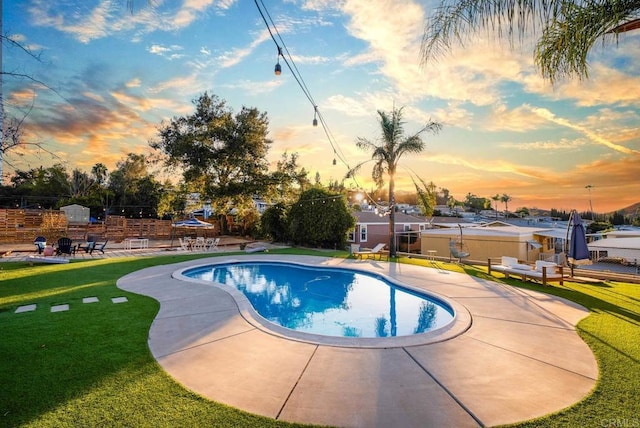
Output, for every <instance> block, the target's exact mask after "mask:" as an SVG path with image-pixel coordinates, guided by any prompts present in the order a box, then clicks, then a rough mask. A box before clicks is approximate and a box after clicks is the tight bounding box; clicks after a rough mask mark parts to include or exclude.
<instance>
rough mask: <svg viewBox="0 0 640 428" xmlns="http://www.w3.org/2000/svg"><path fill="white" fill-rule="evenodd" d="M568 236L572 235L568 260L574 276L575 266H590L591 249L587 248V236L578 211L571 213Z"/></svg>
mask: <svg viewBox="0 0 640 428" xmlns="http://www.w3.org/2000/svg"><path fill="white" fill-rule="evenodd" d="M567 234H570V235H571V237H570V239H569V243H568V244H569V249H568V254H567V260H568V262H569V267H571V276H573V268H574V266H581V265H590V264H591V259H590V258H589V247H588V246H587V235H586V230H585V227H584V223H583V222H582V218H580V214H578V212H577V211H576V210H573V211H571V215H570V216H569V225H568V226H567Z"/></svg>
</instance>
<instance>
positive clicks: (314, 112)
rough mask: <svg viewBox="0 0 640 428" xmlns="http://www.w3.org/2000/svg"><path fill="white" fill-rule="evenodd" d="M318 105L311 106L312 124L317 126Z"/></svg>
mask: <svg viewBox="0 0 640 428" xmlns="http://www.w3.org/2000/svg"><path fill="white" fill-rule="evenodd" d="M317 114H318V106H313V126H318V117H317ZM333 162H334V163H333V164H334V165H335V159H334V160H333Z"/></svg>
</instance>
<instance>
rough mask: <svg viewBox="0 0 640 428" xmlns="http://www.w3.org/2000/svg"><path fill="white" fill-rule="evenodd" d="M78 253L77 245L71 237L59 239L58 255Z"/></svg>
mask: <svg viewBox="0 0 640 428" xmlns="http://www.w3.org/2000/svg"><path fill="white" fill-rule="evenodd" d="M75 253H76V246H75V245H73V241H72V240H71V239H70V238H60V239H58V249H57V251H56V255H58V256H59V255H61V254H68V255H72V254H75Z"/></svg>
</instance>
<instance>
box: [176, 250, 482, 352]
mask: <svg viewBox="0 0 640 428" xmlns="http://www.w3.org/2000/svg"><path fill="white" fill-rule="evenodd" d="M253 261H261V262H265V260H264V259H258V260H256V259H240V260H238V259H233V260H225V261H219V260H216V261H215V262H209V263H201V264H196V265H193V266H190V267H185V268H180V269H178V270H176V271H174V272H173V273H172V277H173V278H175V279H177V280H180V281H185V282H191V283H196V284H202V285H207V286H214V287H218V288H219V289H221V290H224V291H225V292H227V293H229V295H231V296H232V297H233V298H234V300H235V301H236V304H237V307H238V310H239V311H240V314H241V315H242V317H243V318H244V319H245V320H246V321H247V322H248V323H249V324H251V325H253V326H254V327H256V328H258V329H260V330H262V331H264V332H265V333H267V334H273V335H275V336H278V337H282V338H284V339H289V340H295V341H299V342H305V343H310V344H317V345H325V346H338V347H345V348H402V347H405V346H417V345H428V344H431V343H437V342H442V341H445V340H449V339H453V338H454V337H456V336H458V335H460V334H462V333H464V332H465V331H467V330H468V329H469V327H471V314H470V313H469V311H468V310H467V308H465V307H464V306H463V305H461V304H460V303H458V302H457V301H455V300H450V299H447V298H446V297H444V296H440V295H438V294H436V293H433V292H430V291H427V290H423V289H419V288H416V287H413V286H411V285H410V284H406V283H402V282H400V281H397V280H394V279H393V278H390V277H388V276H387V275H385V274H381V273H377V274H376V275H378V276H381V277H383V278H385V279H386V280H387V281H389V282H391V283H393V284H396V285H398V286H400V287H403V288H406V289H407V290H410V291H413V292H416V293H419V294H424V295H426V296H427V297H432V298H434V299H438V300H441V301H443V302H444V303H446V304H447V305H449V306H450V308H451V310H452V311H453V313H454V319H453V320H452V321H451V322H449V323H448V324H447V325H445V326H442V327H440V328H438V329H435V330H433V331H429V332H425V333H419V334H412V335H406V336H396V337H380V338H372V337H335V336H326V335H320V334H314V333H307V332H302V331H296V330H292V329H288V328H286V327H282V326H280V325H277V324H274V323H272V322H270V321H269V320H267V319H265V318H264V317H263V316H261V315H260V314H259V313H258V312H257V311H256V310H255V309H254V308H253V306H252V305H251V302H250V301H249V299H248V298H247V297H246V296H245V295H244V293H242V292H241V291H239V290H237V289H235V288H234V287H230V286H227V285H225V284H221V283H217V282H211V281H205V280H200V279H196V278H191V277H188V276H186V275H184V272H185V271H187V270H190V269H197V268H200V267H204V266H215V265H225V264H230V263H239V262H253ZM273 262H274V263H287V264H291V265H296V266H302V267H314V265H312V264H307V263H301V262H296V261H287V262H282V261H273ZM324 268H326V266H325V267H324ZM340 269H346V268H345V267H341V268H340ZM348 269H351V270H355V271H358V272H362V273H366V274H370V272H368V271H367V270H366V269H362V268H360V267H359V266H358V265H354V266H349V268H348Z"/></svg>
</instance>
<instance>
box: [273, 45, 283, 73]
mask: <svg viewBox="0 0 640 428" xmlns="http://www.w3.org/2000/svg"><path fill="white" fill-rule="evenodd" d="M281 55H282V48H280V46H278V59H277V61H276V68H275V70H274V72H275V73H276V76H280V74H281V73H282V67H281V66H280V56H281Z"/></svg>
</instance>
